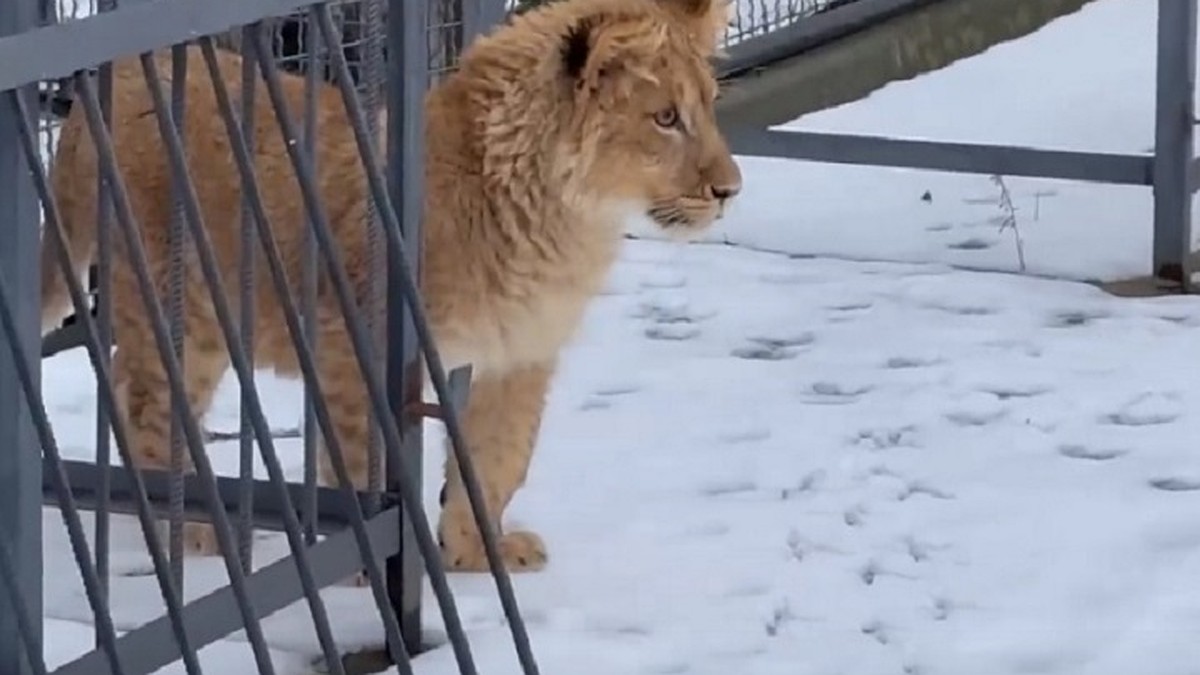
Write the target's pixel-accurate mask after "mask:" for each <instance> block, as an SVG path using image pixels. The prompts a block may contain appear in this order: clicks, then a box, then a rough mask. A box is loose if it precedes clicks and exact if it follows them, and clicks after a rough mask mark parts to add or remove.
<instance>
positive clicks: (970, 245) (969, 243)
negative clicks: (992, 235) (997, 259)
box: [946, 237, 996, 251]
mask: <svg viewBox="0 0 1200 675" xmlns="http://www.w3.org/2000/svg"><path fill="white" fill-rule="evenodd" d="M995 245H996V242H995V241H993V240H990V239H983V238H981V237H969V238H967V239H963V240H961V241H956V242H952V243H949V244H946V248H948V249H950V250H952V251H985V250H987V249H989V248H992V247H993V246H995Z"/></svg>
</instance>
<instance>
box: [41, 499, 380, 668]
mask: <svg viewBox="0 0 1200 675" xmlns="http://www.w3.org/2000/svg"><path fill="white" fill-rule="evenodd" d="M366 528H367V530H366V531H367V536H369V537H370V538H371V540H372V541H374V542H376V544H377V545H378V546H379V548H380V550H381V551H383V552H384V553H385V554H390V553H391V552H394V551H396V550H398V549H399V547H400V541H399V537H398V536H397V535H396V532H398V531H399V529H400V513H399V509H396V508H391V509H388V510H385V511H383V512H382V513H380V514H379V515H377V516H375V517H374V518H372V519H371V520H370V521H368V522H367V524H366ZM309 555H310V556H311V557H312V559H313V563H314V569H315V570H316V573H317V582H318V583H319V584H320V585H322V586H328V585H329V584H332V583H334V582H336V581H337V580H339V579H342V578H345V576H346V575H347V574H349V573H350V572H351V571H353V570H354V569H356V568H357V567H358V565H359V564H360V561H359V559H358V556H359V553H358V551H357V550H356V549H355V546H354V535H353V534H352V533H350V532H346V531H344V530H343V531H342V532H339V533H337V534H335V535H331V536H329V537H326V538H325V539H324V540H322V541H320V542H318V543H317V544H316V545H315V546H313V547H312V548H311V549H310V550H309ZM247 581H248V583H249V586H250V593H251V595H252V597H253V598H254V600H255V603H254V607H255V610H256V611H257V612H258V613H259V616H270V615H271V614H273V613H275V612H277V611H279V610H281V609H283V608H284V607H287V606H288V605H290V604H292V603H293V602H295V601H296V600H297V599H298V598H297V593H296V588H297V587H298V586H299V585H300V580H299V578H298V577H297V576H296V566H295V564H293V563H292V559H291V558H289V557H284V558H281V559H279V560H276V561H275V562H272V563H270V564H268V565H263V566H262V567H261V568H259V569H257V570H255V571H254V573H253V574H251V575H250V576H249V577H248V578H247ZM238 609H239V601H238V599H237V597H236V595H235V593H234V592H233V589H232V588H230V587H229V586H223V587H221V588H218V589H216V590H214V591H212V592H211V593H209V594H207V595H204V596H201V597H199V598H197V599H195V600H193V601H191V602H189V603H188V605H187V613H186V618H185V621H186V623H187V628H188V633H189V634H190V635H192V636H194V643H195V646H196V648H199V647H202V646H204V645H208V644H212V643H213V642H216V641H217V640H219V639H221V638H222V637H224V636H226V635H228V634H229V633H231V632H232V631H233V630H235V629H236V627H237V626H236V621H237V620H236V618H234V617H236V615H237V613H238ZM170 630H171V628H170V625H169V623H168V621H167V619H166V618H165V617H160V618H157V619H154V620H152V621H150V622H148V623H146V624H144V625H142V626H139V627H138V628H135V629H134V630H132V631H130V632H128V633H126V634H125V635H122V636H121V637H120V639H118V640H117V649H118V650H119V651H120V653H121V654H122V655H123V656H126V657H128V659H129V661H130V662H131V664H132V665H134V666H135V667H136V668H137V670H138V672H141V673H152V672H157V671H158V669H160V668H162V667H163V666H166V665H168V664H170V663H171V662H172V661H174V660H176V659H178V658H179V655H180V652H179V650H178V648H177V647H176V646H175V645H174V644H172V643H171V640H170ZM103 668H104V662H103V660H102V659H101V658H100V655H99V654H97V653H96V652H90V653H88V654H84V655H83V656H80V657H79V658H77V659H75V660H74V661H71V662H70V663H68V664H65V665H63V666H60V667H59V668H58V669H57V670H55V671H54V675H96V673H100V672H104V671H103ZM239 675H240V673H239Z"/></svg>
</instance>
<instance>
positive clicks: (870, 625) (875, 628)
mask: <svg viewBox="0 0 1200 675" xmlns="http://www.w3.org/2000/svg"><path fill="white" fill-rule="evenodd" d="M860 630H861V631H862V634H863V635H866V636H868V637H870V638H873V639H874V640H875V641H876V642H878V643H879V644H881V645H886V644H887V643H888V642H889V641H890V638H889V637H888V634H887V630H885V628H884V625H883V622H882V621H878V620H876V621H868V622H867V623H865V624H863V626H862V628H861V629H860Z"/></svg>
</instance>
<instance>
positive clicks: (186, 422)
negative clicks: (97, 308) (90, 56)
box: [75, 72, 275, 675]
mask: <svg viewBox="0 0 1200 675" xmlns="http://www.w3.org/2000/svg"><path fill="white" fill-rule="evenodd" d="M75 87H76V90H77V91H78V92H79V93H80V95H81V99H82V100H81V102H82V103H83V106H84V112H85V114H86V116H87V121H88V126H89V128H90V131H91V134H92V141H93V143H95V145H96V154H97V159H98V163H99V165H100V169H101V171H103V172H104V174H105V175H106V176H107V177H108V181H109V185H110V186H111V189H112V195H113V205H114V207H115V210H116V216H117V222H118V224H119V225H120V228H121V235H122V238H123V240H124V242H125V248H126V251H127V252H128V258H129V262H130V263H131V267H133V271H134V276H135V277H136V280H137V284H138V290H139V294H140V295H141V296H142V303H143V305H144V306H145V309H146V310H147V314H149V318H150V323H151V328H152V330H153V333H154V340H155V343H156V345H157V347H158V352H159V357H160V359H161V360H162V362H163V366H164V369H165V370H166V372H167V383H168V385H169V387H170V388H171V390H172V394H173V395H175V396H179V398H180V399H181V400H184V401H186V398H185V394H186V392H185V389H184V382H183V374H182V372H181V371H180V367H179V362H178V361H177V360H176V359H175V357H174V353H173V352H172V350H171V341H170V335H169V334H168V332H167V325H166V317H164V316H163V308H162V303H161V302H159V300H158V296H157V294H156V292H155V289H154V283H153V282H152V281H151V279H150V272H149V266H148V264H147V262H146V251H145V249H144V248H143V246H142V242H141V238H140V236H139V234H138V230H139V228H138V227H137V225H136V224H135V222H134V216H133V210H132V206H131V205H130V203H129V195H128V193H127V192H126V191H125V183H124V180H123V179H122V177H121V174H120V170H119V169H118V168H117V160H116V152H115V150H114V149H113V144H112V137H111V136H109V134H108V132H107V130H106V129H105V128H104V125H103V123H102V121H101V120H100V114H99V112H100V111H99V108H100V104H99V100H98V99H97V97H96V91H95V88H94V87H93V86H92V83H91V82H90V81H89V80H88V78H87V76H86V75H85V74H84V73H82V72H81V73H78V74H76V76H75ZM188 407H189V408H190V406H188ZM186 412H187V413H188V414H186V415H183V416H182V417H183V418H184V419H183V420H182V421H183V430H184V435H185V437H186V439H187V444H188V450H189V453H190V455H191V458H192V463H193V464H194V465H195V467H196V471H197V473H199V475H200V476H201V479H202V481H203V482H204V487H205V492H206V493H207V495H206V496H207V497H208V502H209V510H210V512H211V513H212V516H213V526H214V530H215V532H216V536H217V545H218V547H219V548H220V550H221V553H222V556H221V557H222V558H223V560H224V562H225V568H226V570H227V572H228V573H229V583H230V586H231V587H232V588H233V590H234V593H235V594H236V596H237V598H238V601H239V603H238V604H239V610H240V612H241V615H242V619H243V623H244V626H245V629H246V636H247V637H248V638H249V640H250V646H251V649H252V650H253V652H254V660H255V663H256V665H257V666H258V670H259V673H261V674H262V675H274V673H275V667H274V665H273V664H272V662H271V655H270V652H269V651H267V646H266V640H265V639H264V637H263V633H262V625H261V624H260V623H259V621H258V618H257V616H256V614H255V611H254V606H253V604H252V603H251V598H250V596H249V594H248V593H247V591H246V577H245V575H244V574H243V573H242V568H241V567H240V566H239V564H238V562H237V556H236V551H237V549H236V544H235V542H234V541H233V535H232V533H231V532H230V527H229V518H228V516H227V515H226V513H225V511H224V509H223V508H221V506H222V505H221V503H220V495H219V494H218V493H217V489H216V484H215V483H214V481H213V476H214V472H213V469H212V465H211V464H210V462H209V459H208V453H207V452H206V451H205V449H204V438H203V435H202V434H201V433H200V427H199V425H198V424H197V423H196V418H195V416H194V415H192V414H191V411H190V410H187V411H186Z"/></svg>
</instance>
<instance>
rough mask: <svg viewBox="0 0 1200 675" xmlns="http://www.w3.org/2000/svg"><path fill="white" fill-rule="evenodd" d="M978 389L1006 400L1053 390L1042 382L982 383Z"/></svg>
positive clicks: (1038, 394) (1039, 394)
mask: <svg viewBox="0 0 1200 675" xmlns="http://www.w3.org/2000/svg"><path fill="white" fill-rule="evenodd" d="M977 389H978V391H981V392H984V393H986V394H991V395H993V396H995V397H996V398H998V399H1000V400H1001V401H1007V400H1008V399H1012V398H1033V397H1034V396H1041V395H1042V394H1047V393H1049V392H1051V391H1053V390H1052V389H1051V388H1050V387H1048V386H1046V385H1043V384H1025V385H1020V384H983V385H979V387H977Z"/></svg>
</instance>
